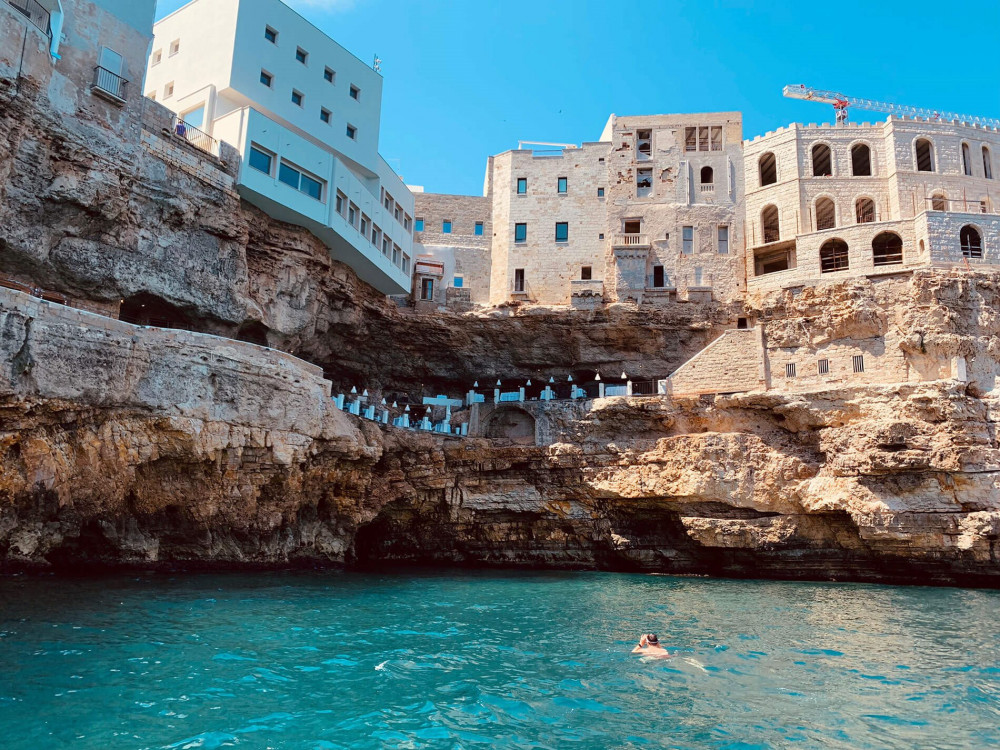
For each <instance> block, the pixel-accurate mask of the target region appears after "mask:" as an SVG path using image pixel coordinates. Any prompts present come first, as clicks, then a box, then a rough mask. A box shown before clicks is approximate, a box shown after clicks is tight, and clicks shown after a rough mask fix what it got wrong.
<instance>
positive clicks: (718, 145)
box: [711, 125, 722, 151]
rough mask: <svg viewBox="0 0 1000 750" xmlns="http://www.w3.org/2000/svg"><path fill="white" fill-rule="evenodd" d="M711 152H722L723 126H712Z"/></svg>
mask: <svg viewBox="0 0 1000 750" xmlns="http://www.w3.org/2000/svg"><path fill="white" fill-rule="evenodd" d="M711 131H712V135H711V143H712V146H711V150H712V151H722V126H721V125H712V127H711Z"/></svg>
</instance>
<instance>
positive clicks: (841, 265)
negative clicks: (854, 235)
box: [819, 224, 983, 273]
mask: <svg viewBox="0 0 1000 750" xmlns="http://www.w3.org/2000/svg"><path fill="white" fill-rule="evenodd" d="M958 239H959V245H960V246H961V248H962V257H964V258H982V257H983V237H982V235H981V234H980V233H979V230H978V229H976V227H974V226H972V225H971V224H967V225H966V226H964V227H962V229H961V230H960V231H959V233H958ZM819 260H820V271H821V272H822V273H833V272H835V271H844V270H847V269H848V268H849V267H850V258H849V250H848V247H847V243H846V242H844V240H841V239H832V240H827V241H826V242H824V243H823V244H822V245H821V246H820V248H819ZM902 262H903V240H902V239H901V238H900V236H899V235H898V234H896V233H894V232H882V233H880V234H878V235H876V236H875V238H874V239H873V240H872V263H873V265H876V266H890V265H898V264H900V263H902Z"/></svg>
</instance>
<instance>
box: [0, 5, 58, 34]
mask: <svg viewBox="0 0 1000 750" xmlns="http://www.w3.org/2000/svg"><path fill="white" fill-rule="evenodd" d="M7 4H8V5H10V7H12V8H13V9H14V10H16V11H18V12H19V13H21V14H22V15H24V16H25V17H26V18H27V19H28V20H29V21H30V22H31V23H32V25H34V26H37V27H38V28H39V29H41V30H42V31H43V32H44V33H45V34H46V35H47V36H52V28H51V26H50V20H51V16H50V15H49V11H48V10H46V9H45V8H43V7H42V6H41V5H40V4H39V3H38V1H37V0H7Z"/></svg>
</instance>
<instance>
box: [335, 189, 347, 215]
mask: <svg viewBox="0 0 1000 750" xmlns="http://www.w3.org/2000/svg"><path fill="white" fill-rule="evenodd" d="M336 208H337V213H338V214H340V215H341V216H343V215H344V211H346V210H347V196H346V195H344V194H343V193H342V192H340V191H339V190H338V191H337V204H336Z"/></svg>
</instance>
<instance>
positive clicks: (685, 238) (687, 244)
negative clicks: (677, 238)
mask: <svg viewBox="0 0 1000 750" xmlns="http://www.w3.org/2000/svg"><path fill="white" fill-rule="evenodd" d="M681 238H682V246H681V252H682V253H684V254H685V255H691V253H693V252H694V227H684V228H683V229H681Z"/></svg>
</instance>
